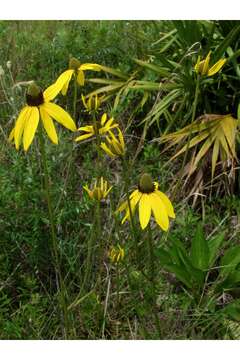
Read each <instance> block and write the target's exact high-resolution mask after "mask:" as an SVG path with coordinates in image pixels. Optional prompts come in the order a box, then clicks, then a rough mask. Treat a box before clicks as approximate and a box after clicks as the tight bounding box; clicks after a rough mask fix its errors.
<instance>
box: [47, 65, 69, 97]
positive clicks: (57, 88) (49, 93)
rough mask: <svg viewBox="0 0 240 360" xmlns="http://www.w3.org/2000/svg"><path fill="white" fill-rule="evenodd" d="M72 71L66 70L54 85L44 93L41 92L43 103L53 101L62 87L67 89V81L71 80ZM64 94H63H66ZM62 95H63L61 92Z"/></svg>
mask: <svg viewBox="0 0 240 360" xmlns="http://www.w3.org/2000/svg"><path fill="white" fill-rule="evenodd" d="M73 73H74V71H73V70H66V71H64V72H63V73H62V74H61V75H60V76H59V77H58V79H57V80H56V81H55V83H54V84H52V85H51V86H49V87H48V88H47V89H46V90H45V91H44V92H43V96H44V100H45V101H51V100H53V99H54V98H55V97H56V96H57V95H58V94H59V93H60V91H61V90H62V89H63V88H64V86H66V84H67V87H68V84H69V81H70V80H71V78H72V75H73ZM66 92H67V88H66ZM66 92H65V94H66ZM62 94H63V95H65V94H64V93H63V91H62Z"/></svg>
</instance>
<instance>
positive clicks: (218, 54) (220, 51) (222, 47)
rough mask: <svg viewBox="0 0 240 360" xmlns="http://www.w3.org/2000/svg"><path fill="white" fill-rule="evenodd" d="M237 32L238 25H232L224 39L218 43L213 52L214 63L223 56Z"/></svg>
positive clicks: (238, 31) (238, 29)
mask: <svg viewBox="0 0 240 360" xmlns="http://www.w3.org/2000/svg"><path fill="white" fill-rule="evenodd" d="M239 33H240V25H236V26H234V28H233V29H232V30H231V31H230V32H229V33H228V35H227V36H226V37H225V38H224V40H223V41H222V42H221V43H220V45H219V46H218V48H217V49H216V51H215V52H214V54H213V62H214V63H215V62H216V61H217V60H219V59H220V58H221V57H222V56H223V54H224V52H225V51H226V50H227V48H228V46H229V45H230V44H231V43H232V42H233V41H234V40H235V39H236V37H237V36H238V35H239Z"/></svg>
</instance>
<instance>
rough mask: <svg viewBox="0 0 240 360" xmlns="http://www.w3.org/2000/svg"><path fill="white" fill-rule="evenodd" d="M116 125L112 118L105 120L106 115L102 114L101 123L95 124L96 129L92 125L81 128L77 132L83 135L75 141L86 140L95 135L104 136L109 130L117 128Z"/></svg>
mask: <svg viewBox="0 0 240 360" xmlns="http://www.w3.org/2000/svg"><path fill="white" fill-rule="evenodd" d="M117 127H118V124H117V123H115V122H114V119H113V118H110V119H108V120H107V114H106V113H104V114H103V115H102V117H101V121H100V122H97V129H96V127H95V126H94V125H87V126H82V127H80V128H79V129H78V130H79V131H84V132H85V134H83V135H80V136H78V137H77V138H76V139H75V141H82V140H84V139H88V138H90V137H92V136H94V135H96V134H98V135H104V134H105V133H107V132H109V131H110V130H111V129H114V128H117Z"/></svg>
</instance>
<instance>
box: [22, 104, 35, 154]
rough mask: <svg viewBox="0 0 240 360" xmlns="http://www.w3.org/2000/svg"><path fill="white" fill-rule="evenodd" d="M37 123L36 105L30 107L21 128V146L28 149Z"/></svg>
mask: <svg viewBox="0 0 240 360" xmlns="http://www.w3.org/2000/svg"><path fill="white" fill-rule="evenodd" d="M38 123H39V110H38V108H37V107H36V106H32V107H31V108H30V114H29V116H28V119H27V120H26V122H25V126H24V130H23V148H24V150H25V151H27V150H28V148H29V146H30V145H31V143H32V141H33V138H34V135H35V132H36V130H37V127H38Z"/></svg>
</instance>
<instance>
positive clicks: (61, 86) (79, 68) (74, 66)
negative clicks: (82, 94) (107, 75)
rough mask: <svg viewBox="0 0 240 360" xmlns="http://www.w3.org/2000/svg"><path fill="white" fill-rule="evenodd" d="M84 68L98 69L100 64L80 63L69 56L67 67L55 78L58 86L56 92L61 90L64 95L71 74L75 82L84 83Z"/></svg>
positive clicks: (81, 84)
mask: <svg viewBox="0 0 240 360" xmlns="http://www.w3.org/2000/svg"><path fill="white" fill-rule="evenodd" d="M85 70H93V71H100V70H101V66H100V65H98V64H89V63H87V64H81V63H80V61H79V60H77V59H76V58H74V57H73V58H71V59H70V61H69V69H68V70H66V71H64V72H63V73H62V74H61V75H60V76H59V77H58V78H57V80H56V83H55V84H56V86H57V88H58V92H60V91H61V92H62V94H63V95H66V93H67V90H68V85H69V83H70V80H71V79H72V77H73V75H74V76H76V78H77V82H78V84H79V85H80V86H83V85H84V82H85V76H84V71H85Z"/></svg>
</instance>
